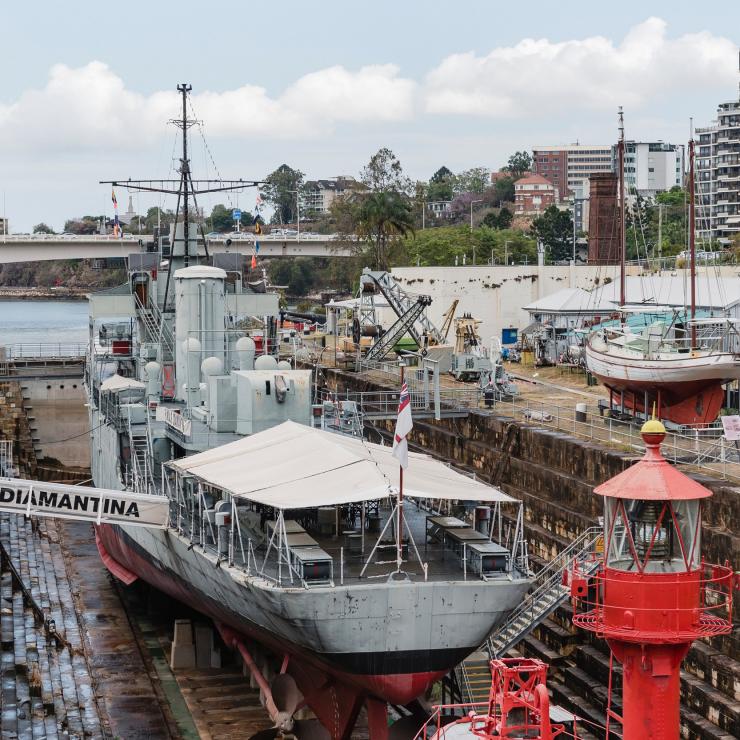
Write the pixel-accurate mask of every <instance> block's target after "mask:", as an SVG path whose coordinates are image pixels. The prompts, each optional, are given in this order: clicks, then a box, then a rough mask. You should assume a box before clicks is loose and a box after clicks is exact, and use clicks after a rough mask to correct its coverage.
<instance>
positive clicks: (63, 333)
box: [0, 300, 88, 345]
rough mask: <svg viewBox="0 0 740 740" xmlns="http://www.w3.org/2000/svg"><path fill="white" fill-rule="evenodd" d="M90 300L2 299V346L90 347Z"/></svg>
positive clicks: (0, 330) (0, 302) (0, 337)
mask: <svg viewBox="0 0 740 740" xmlns="http://www.w3.org/2000/svg"><path fill="white" fill-rule="evenodd" d="M87 339H88V319H87V301H39V300H0V345H10V344H29V345H34V344H35V345H38V344H52V343H53V344H78V343H79V344H87Z"/></svg>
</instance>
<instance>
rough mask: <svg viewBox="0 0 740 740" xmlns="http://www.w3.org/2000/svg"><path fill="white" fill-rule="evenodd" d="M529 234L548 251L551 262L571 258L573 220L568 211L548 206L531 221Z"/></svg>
mask: <svg viewBox="0 0 740 740" xmlns="http://www.w3.org/2000/svg"><path fill="white" fill-rule="evenodd" d="M530 233H531V234H532V236H534V237H535V239H537V241H539V242H541V243H542V244H543V245H544V246H545V248H546V249H547V250H549V252H550V259H551V260H552V261H553V262H558V261H560V260H565V259H569V258H571V257H572V254H573V219H572V218H571V216H570V213H569V212H568V211H561V210H560V209H559V208H558V207H557V206H554V205H553V206H550V207H549V208H548V209H547V210H546V211H545V212H544V213H543V214H542V215H541V216H539V217H538V218H536V219H534V221H532V226H531V228H530Z"/></svg>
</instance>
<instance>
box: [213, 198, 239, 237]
mask: <svg viewBox="0 0 740 740" xmlns="http://www.w3.org/2000/svg"><path fill="white" fill-rule="evenodd" d="M208 220H209V221H210V226H211V229H212V230H213V231H220V232H221V233H222V234H223V233H226V232H229V231H233V230H234V227H235V223H234V218H233V216H232V209H231V208H227V207H226V206H225V205H224V204H223V203H217V204H216V205H215V206H213V208H212V209H211V215H210V216H209V217H208Z"/></svg>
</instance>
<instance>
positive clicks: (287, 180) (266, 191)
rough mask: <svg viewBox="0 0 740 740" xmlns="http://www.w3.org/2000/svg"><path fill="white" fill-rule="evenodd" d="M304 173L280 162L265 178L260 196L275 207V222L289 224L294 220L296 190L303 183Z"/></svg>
mask: <svg viewBox="0 0 740 740" xmlns="http://www.w3.org/2000/svg"><path fill="white" fill-rule="evenodd" d="M303 178H304V175H303V173H302V172H301V171H300V170H294V169H293V168H292V167H288V165H287V164H281V165H280V167H278V168H277V169H276V170H275V171H274V172H271V173H270V174H269V175H268V176H267V177H266V178H265V180H266V184H265V185H264V186H263V187H262V193H261V194H262V197H263V198H264V199H265V201H266V202H267V203H269V204H270V205H271V206H272V207H273V208H274V209H275V219H276V222H277V223H281V224H289V223H293V222H294V221H296V220H297V219H296V191H298V190H300V189H301V187H302V185H303Z"/></svg>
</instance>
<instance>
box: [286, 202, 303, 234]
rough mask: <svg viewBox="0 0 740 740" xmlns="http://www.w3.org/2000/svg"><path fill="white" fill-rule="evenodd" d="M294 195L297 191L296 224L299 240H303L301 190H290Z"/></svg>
mask: <svg viewBox="0 0 740 740" xmlns="http://www.w3.org/2000/svg"><path fill="white" fill-rule="evenodd" d="M288 192H289V193H290V194H291V195H292V194H293V193H295V212H296V225H297V231H298V241H300V240H301V202H300V200H299V195H300V192H301V191H300V190H288Z"/></svg>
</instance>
